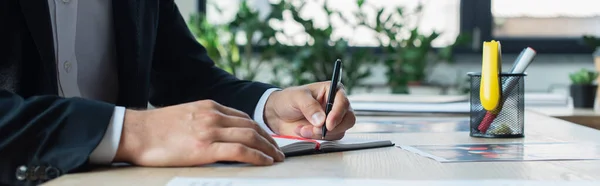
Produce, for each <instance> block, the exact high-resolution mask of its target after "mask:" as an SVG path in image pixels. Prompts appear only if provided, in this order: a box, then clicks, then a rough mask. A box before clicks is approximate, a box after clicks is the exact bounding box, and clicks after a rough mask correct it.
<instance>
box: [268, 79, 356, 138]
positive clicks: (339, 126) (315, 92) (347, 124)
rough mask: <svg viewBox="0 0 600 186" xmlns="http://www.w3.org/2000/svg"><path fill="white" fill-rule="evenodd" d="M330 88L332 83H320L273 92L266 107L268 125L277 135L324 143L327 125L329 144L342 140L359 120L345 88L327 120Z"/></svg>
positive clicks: (340, 89) (338, 95) (340, 87)
mask: <svg viewBox="0 0 600 186" xmlns="http://www.w3.org/2000/svg"><path fill="white" fill-rule="evenodd" d="M329 86H330V82H319V83H313V84H308V85H304V86H297V87H290V88H286V89H284V90H282V91H276V92H273V93H272V94H271V96H269V99H268V100H267V103H266V105H265V110H264V121H265V123H266V124H267V125H268V126H269V128H271V130H272V131H273V132H275V133H276V134H279V135H289V136H298V137H304V138H312V139H321V137H322V134H323V133H322V132H321V130H322V129H321V127H322V126H323V124H325V125H326V126H327V134H326V136H325V139H326V140H338V139H341V138H343V137H344V135H345V133H346V130H348V129H350V128H352V127H353V126H354V123H355V122H356V117H355V115H354V112H353V111H352V107H351V106H350V101H349V100H348V97H347V96H346V92H345V90H344V87H343V85H342V84H339V88H338V90H337V93H336V96H335V99H334V102H333V108H332V109H331V112H329V114H328V115H327V117H326V116H325V105H326V104H327V94H328V92H329Z"/></svg>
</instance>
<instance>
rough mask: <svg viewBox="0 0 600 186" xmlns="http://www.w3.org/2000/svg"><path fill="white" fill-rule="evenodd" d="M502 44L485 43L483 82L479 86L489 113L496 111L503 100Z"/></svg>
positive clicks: (481, 97)
mask: <svg viewBox="0 0 600 186" xmlns="http://www.w3.org/2000/svg"><path fill="white" fill-rule="evenodd" d="M499 53H500V42H497V41H490V42H484V43H483V59H482V65H481V82H480V84H479V86H480V87H479V99H480V101H481V104H482V106H483V108H484V109H485V110H487V111H493V110H496V108H498V107H499V105H500V98H501V94H502V93H501V91H500V89H501V87H502V85H501V82H500V73H501V72H502V70H501V61H500V60H501V58H500V55H499Z"/></svg>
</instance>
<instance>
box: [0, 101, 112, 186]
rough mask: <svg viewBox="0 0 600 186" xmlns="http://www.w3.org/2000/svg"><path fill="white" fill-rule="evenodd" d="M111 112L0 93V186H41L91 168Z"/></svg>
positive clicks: (106, 107) (96, 105)
mask: <svg viewBox="0 0 600 186" xmlns="http://www.w3.org/2000/svg"><path fill="white" fill-rule="evenodd" d="M113 110H114V105H110V104H107V103H103V102H96V101H91V100H84V99H82V98H60V97H57V96H36V97H31V98H27V99H24V98H23V97H21V96H19V95H17V94H14V93H12V92H10V91H7V90H4V89H2V90H0V115H1V118H0V171H1V174H0V185H37V184H39V183H41V182H44V181H47V180H50V179H53V178H56V177H57V176H60V175H62V174H65V173H71V172H78V171H82V170H84V169H86V168H89V167H88V165H89V164H88V163H87V162H88V157H89V155H90V153H91V152H92V151H93V150H94V148H95V147H96V146H97V145H98V143H100V141H101V140H102V137H103V135H104V132H105V130H106V128H107V125H108V123H109V121H110V118H111V116H112V112H113ZM20 168H25V170H21V171H19V169H20ZM17 175H21V176H25V177H26V179H24V180H19V179H17Z"/></svg>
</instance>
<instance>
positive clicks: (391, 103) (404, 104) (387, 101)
mask: <svg viewBox="0 0 600 186" xmlns="http://www.w3.org/2000/svg"><path fill="white" fill-rule="evenodd" d="M349 99H350V102H351V104H352V108H353V109H354V110H355V111H357V112H397V113H449V114H466V113H469V111H470V103H469V97H468V95H450V96H446V95H433V96H430V95H427V96H423V95H392V94H382V95H373V94H369V95H351V96H349ZM524 101H525V103H524V104H525V108H527V107H532V108H533V107H535V108H540V107H542V108H548V107H551V108H568V109H572V108H573V101H572V99H571V98H570V97H569V96H565V95H561V94H552V93H525V97H524Z"/></svg>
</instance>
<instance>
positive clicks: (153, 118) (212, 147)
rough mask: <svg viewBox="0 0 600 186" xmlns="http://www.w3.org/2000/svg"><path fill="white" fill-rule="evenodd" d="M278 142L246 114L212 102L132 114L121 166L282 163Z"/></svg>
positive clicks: (125, 127) (121, 151)
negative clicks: (129, 164) (125, 163)
mask: <svg viewBox="0 0 600 186" xmlns="http://www.w3.org/2000/svg"><path fill="white" fill-rule="evenodd" d="M283 159H284V155H283V153H282V152H281V151H280V150H279V148H278V147H277V144H276V142H275V141H274V140H273V138H271V136H269V135H268V134H267V133H266V132H265V131H264V130H263V129H261V128H260V127H259V126H258V125H257V124H256V123H255V122H254V121H253V120H252V119H251V118H250V117H248V115H247V114H245V113H243V112H240V111H238V110H234V109H231V108H228V107H225V106H222V105H220V104H218V103H216V102H213V101H209V100H207V101H198V102H192V103H187V104H181V105H176V106H171V107H165V108H160V109H155V110H148V111H134V110H127V111H126V113H125V121H124V123H123V132H122V135H121V141H120V144H119V148H118V151H117V155H116V157H115V161H116V162H130V163H133V164H135V165H141V166H197V165H203V164H210V163H215V162H219V161H235V162H243V163H250V164H253V165H271V164H273V162H274V161H283Z"/></svg>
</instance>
